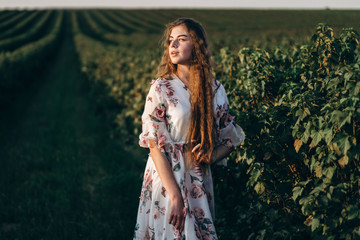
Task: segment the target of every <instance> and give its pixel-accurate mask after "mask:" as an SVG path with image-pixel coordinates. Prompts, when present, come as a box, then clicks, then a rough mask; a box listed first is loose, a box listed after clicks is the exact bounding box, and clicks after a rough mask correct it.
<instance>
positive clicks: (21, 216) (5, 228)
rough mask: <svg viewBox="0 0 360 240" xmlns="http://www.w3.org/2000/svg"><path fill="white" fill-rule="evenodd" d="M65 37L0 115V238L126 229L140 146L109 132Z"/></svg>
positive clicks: (120, 234) (131, 219)
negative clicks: (129, 148)
mask: <svg viewBox="0 0 360 240" xmlns="http://www.w3.org/2000/svg"><path fill="white" fill-rule="evenodd" d="M67 24H69V23H67ZM67 29H68V31H69V29H70V28H69V27H68V28H67ZM71 39H72V38H71V35H70V34H69V32H67V34H66V37H65V39H64V41H63V43H62V45H61V46H59V52H58V54H57V55H56V56H54V60H53V62H52V63H51V64H49V65H47V69H46V70H45V71H44V72H43V73H42V74H38V75H37V77H38V80H36V81H35V82H34V84H32V85H31V86H30V87H29V88H27V89H24V90H23V91H22V92H19V93H16V94H17V95H16V96H14V97H13V98H12V102H11V104H10V106H8V107H7V108H6V109H4V111H3V114H2V116H1V117H0V121H1V127H0V131H1V134H0V159H1V160H0V239H115V238H117V239H130V238H131V236H132V233H133V229H134V225H135V218H136V212H137V206H138V196H139V194H140V187H141V174H142V171H143V168H144V166H145V159H146V158H145V157H146V152H145V151H139V147H137V146H134V147H133V148H135V149H136V150H137V151H132V152H129V151H125V150H124V146H122V145H121V143H120V142H119V141H117V140H116V139H110V138H109V133H110V131H111V123H109V122H107V120H106V118H104V117H102V116H101V114H99V113H98V112H97V106H96V96H95V95H90V94H89V90H90V89H89V84H88V83H87V81H86V79H84V78H83V76H82V75H81V73H80V67H79V63H78V60H77V57H76V55H75V49H74V45H73V43H72V41H71ZM14 94H15V93H14Z"/></svg>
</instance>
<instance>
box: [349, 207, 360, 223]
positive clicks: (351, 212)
mask: <svg viewBox="0 0 360 240" xmlns="http://www.w3.org/2000/svg"><path fill="white" fill-rule="evenodd" d="M358 215H359V208H358V207H357V206H355V205H351V206H350V208H349V211H348V217H347V218H348V220H353V219H355V218H357V216H358Z"/></svg>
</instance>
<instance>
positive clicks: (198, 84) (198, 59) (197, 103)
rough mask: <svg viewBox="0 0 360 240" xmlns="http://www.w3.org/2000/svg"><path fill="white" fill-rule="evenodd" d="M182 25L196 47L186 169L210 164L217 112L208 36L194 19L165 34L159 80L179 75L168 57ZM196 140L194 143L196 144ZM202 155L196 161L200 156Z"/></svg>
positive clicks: (176, 23) (169, 27) (179, 21)
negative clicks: (173, 37)
mask: <svg viewBox="0 0 360 240" xmlns="http://www.w3.org/2000/svg"><path fill="white" fill-rule="evenodd" d="M179 25H183V26H185V27H186V28H187V31H188V33H189V35H190V38H191V42H192V45H193V49H192V59H191V63H190V79H189V90H190V103H191V115H190V126H189V130H188V133H187V136H186V143H187V144H186V152H187V156H188V157H187V161H186V166H187V167H193V166H198V165H199V164H200V163H210V157H211V154H212V150H213V147H214V139H215V137H214V109H213V106H214V105H213V96H214V90H213V78H212V75H211V65H212V60H211V54H210V49H209V43H208V40H207V36H206V32H205V30H204V28H203V26H202V25H201V24H200V23H199V22H197V21H195V20H194V19H192V18H179V19H177V20H175V21H174V22H171V23H169V24H168V25H167V28H166V30H165V33H164V44H163V46H164V53H163V56H162V59H161V63H160V65H159V69H158V77H159V78H166V79H171V76H172V75H173V74H175V73H176V70H177V65H176V64H173V63H172V62H171V60H170V56H169V51H168V49H169V37H170V34H171V30H172V29H173V28H174V27H176V26H179ZM194 140H195V141H194ZM198 143H200V148H198V149H197V151H196V152H194V153H192V152H191V150H192V149H193V147H194V146H196V145H197V144H198ZM200 151H202V152H203V154H202V155H201V156H200V158H197V155H198V153H199V152H200Z"/></svg>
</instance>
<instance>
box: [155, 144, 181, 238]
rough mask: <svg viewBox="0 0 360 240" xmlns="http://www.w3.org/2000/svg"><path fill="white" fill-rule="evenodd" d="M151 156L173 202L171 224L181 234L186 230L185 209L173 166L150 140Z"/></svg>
mask: <svg viewBox="0 0 360 240" xmlns="http://www.w3.org/2000/svg"><path fill="white" fill-rule="evenodd" d="M149 143H150V147H149V148H150V155H151V158H152V160H153V162H154V164H155V167H156V171H157V172H158V174H159V176H160V179H161V182H162V184H163V185H164V187H165V189H166V191H167V193H168V194H169V197H170V201H171V209H170V217H169V223H170V224H172V225H174V226H175V227H176V228H177V229H179V231H180V232H182V231H183V229H184V222H185V208H184V201H183V198H182V196H181V192H180V189H179V186H178V184H177V182H176V180H175V177H174V174H173V172H172V169H171V165H170V163H169V161H168V159H167V158H166V157H165V155H164V154H163V153H162V152H160V150H159V148H158V147H157V145H156V143H155V142H154V141H153V140H151V139H150V140H149Z"/></svg>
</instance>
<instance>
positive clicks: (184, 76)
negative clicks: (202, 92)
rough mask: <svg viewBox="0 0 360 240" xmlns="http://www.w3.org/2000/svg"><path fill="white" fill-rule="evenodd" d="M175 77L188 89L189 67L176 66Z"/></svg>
mask: <svg viewBox="0 0 360 240" xmlns="http://www.w3.org/2000/svg"><path fill="white" fill-rule="evenodd" d="M176 75H177V76H178V77H179V79H180V80H181V81H182V82H183V83H184V84H185V85H186V86H187V87H189V79H190V65H179V64H178V65H177V70H176Z"/></svg>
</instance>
